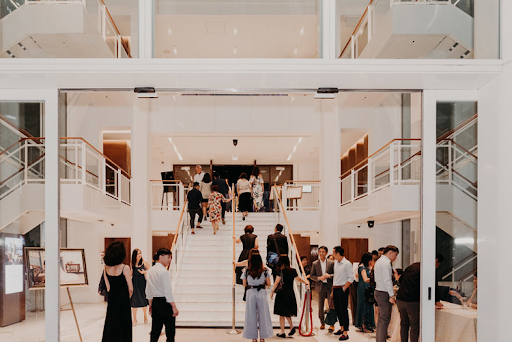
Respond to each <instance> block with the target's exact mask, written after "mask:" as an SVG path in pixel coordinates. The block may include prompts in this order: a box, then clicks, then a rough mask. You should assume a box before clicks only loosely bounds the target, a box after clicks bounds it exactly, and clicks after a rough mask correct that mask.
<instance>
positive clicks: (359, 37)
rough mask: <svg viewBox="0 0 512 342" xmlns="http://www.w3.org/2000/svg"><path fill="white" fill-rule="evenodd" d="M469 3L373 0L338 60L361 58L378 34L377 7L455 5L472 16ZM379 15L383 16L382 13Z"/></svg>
mask: <svg viewBox="0 0 512 342" xmlns="http://www.w3.org/2000/svg"><path fill="white" fill-rule="evenodd" d="M467 2H468V0H371V1H370V3H369V4H368V6H367V7H366V10H365V11H364V13H363V15H362V16H361V18H360V19H359V22H358V23H357V25H356V27H355V29H354V31H353V32H352V34H351V35H350V38H349V39H348V41H347V43H346V44H345V47H344V48H343V50H342V51H341V53H340V55H339V57H338V58H350V59H355V58H359V56H360V55H361V53H362V51H363V50H364V48H365V47H366V46H367V45H368V43H369V42H370V41H371V39H372V38H373V36H374V32H376V20H375V16H376V8H377V6H379V10H380V9H382V8H389V10H390V9H391V8H393V6H395V5H420V6H425V5H453V6H456V7H458V8H460V9H461V10H463V11H464V12H466V13H467V14H469V15H472V8H473V6H472V4H470V5H467ZM471 3H472V1H471ZM463 5H465V6H463ZM466 5H467V6H466ZM466 7H470V8H471V10H468V9H466ZM378 14H379V15H383V13H381V12H380V11H379V12H378Z"/></svg>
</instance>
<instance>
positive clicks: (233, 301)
mask: <svg viewBox="0 0 512 342" xmlns="http://www.w3.org/2000/svg"><path fill="white" fill-rule="evenodd" d="M231 194H232V196H233V200H232V203H233V204H232V205H231V208H232V210H231V214H232V215H233V255H232V258H233V260H232V262H233V277H232V285H231V312H232V313H231V330H228V331H227V333H228V334H229V335H237V334H240V331H238V330H236V266H235V261H236V239H235V236H236V235H235V234H236V219H235V212H236V208H235V202H236V201H235V200H236V198H237V196H235V184H232V185H231ZM262 258H263V256H262Z"/></svg>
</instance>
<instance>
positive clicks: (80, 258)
mask: <svg viewBox="0 0 512 342" xmlns="http://www.w3.org/2000/svg"><path fill="white" fill-rule="evenodd" d="M25 260H26V269H27V281H28V288H29V290H35V289H43V288H44V287H45V283H46V278H45V263H46V260H45V249H44V248H39V247H26V248H25ZM87 285H89V280H88V277H87V265H86V262H85V250H84V249H83V248H61V249H60V286H62V287H68V286H87Z"/></svg>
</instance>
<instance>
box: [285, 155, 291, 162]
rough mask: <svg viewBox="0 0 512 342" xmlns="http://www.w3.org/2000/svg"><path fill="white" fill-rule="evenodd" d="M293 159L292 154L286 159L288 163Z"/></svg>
mask: <svg viewBox="0 0 512 342" xmlns="http://www.w3.org/2000/svg"><path fill="white" fill-rule="evenodd" d="M291 159H292V154H291V153H290V155H289V156H288V158H286V160H287V161H290V160H291Z"/></svg>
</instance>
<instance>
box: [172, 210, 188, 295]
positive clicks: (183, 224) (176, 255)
mask: <svg viewBox="0 0 512 342" xmlns="http://www.w3.org/2000/svg"><path fill="white" fill-rule="evenodd" d="M187 204H188V202H187V200H185V203H184V204H183V207H182V208H181V213H180V219H179V220H178V226H177V228H176V233H175V234H174V238H173V240H172V244H171V252H172V260H171V265H170V266H169V272H170V273H171V279H172V288H173V291H175V290H176V282H177V281H178V274H179V271H180V269H179V266H180V265H181V261H182V260H183V254H184V250H185V246H186V243H187V237H188V235H189V230H190V223H189V220H188V219H187V216H188V212H187V207H188V205H187Z"/></svg>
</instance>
